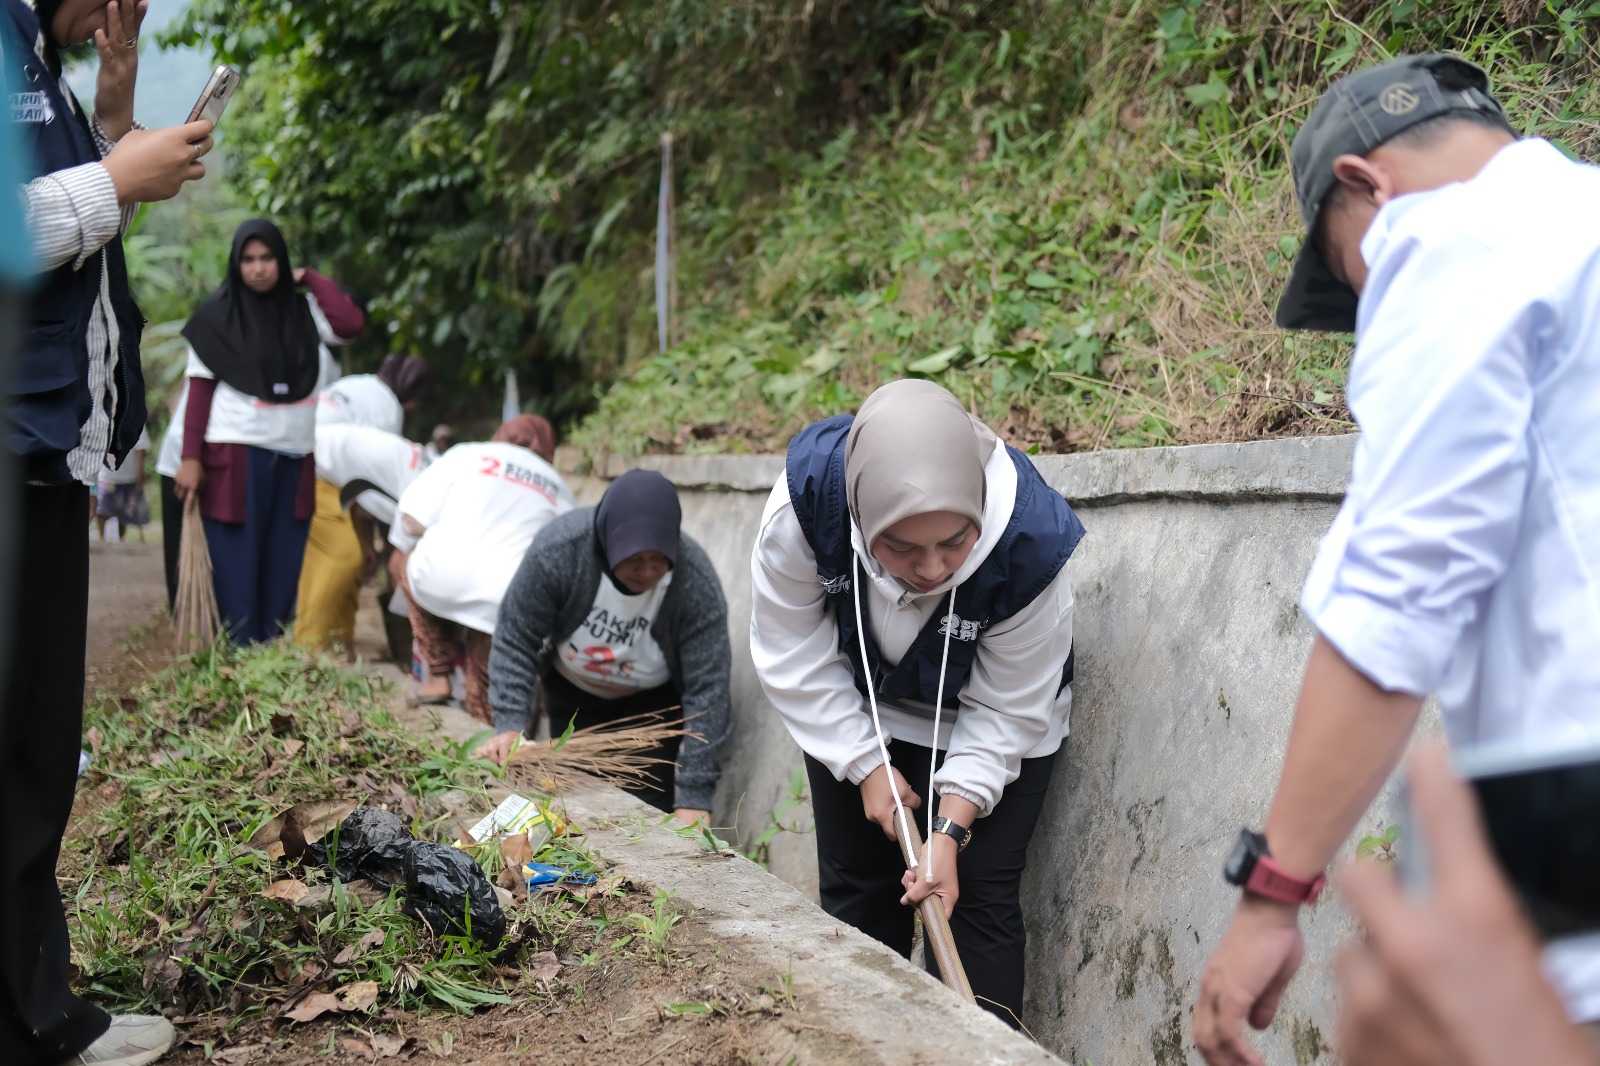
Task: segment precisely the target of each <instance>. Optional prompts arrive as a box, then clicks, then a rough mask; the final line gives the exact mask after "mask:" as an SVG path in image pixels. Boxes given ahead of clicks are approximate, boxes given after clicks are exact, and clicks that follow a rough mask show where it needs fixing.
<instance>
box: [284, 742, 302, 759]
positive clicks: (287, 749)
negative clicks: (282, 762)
mask: <svg viewBox="0 0 1600 1066" xmlns="http://www.w3.org/2000/svg"><path fill="white" fill-rule="evenodd" d="M305 746H306V742H305V741H303V740H301V739H300V738H299V737H290V738H289V739H288V740H286V741H284V742H283V757H284V758H285V759H292V758H294V757H295V756H296V755H299V754H300V752H301V750H302V749H303V748H304V747H305Z"/></svg>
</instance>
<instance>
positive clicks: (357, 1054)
mask: <svg viewBox="0 0 1600 1066" xmlns="http://www.w3.org/2000/svg"><path fill="white" fill-rule="evenodd" d="M90 560H91V562H90V566H91V590H90V612H89V646H88V666H89V691H90V692H91V693H95V692H99V693H102V694H105V695H110V696H112V697H116V696H120V695H123V694H125V693H126V692H127V691H128V690H129V689H131V688H132V687H133V686H134V685H136V684H138V682H139V681H140V680H141V679H142V678H144V677H145V676H147V675H148V674H149V673H151V672H153V671H155V670H157V669H159V668H161V667H162V666H163V665H165V664H166V663H167V662H168V661H170V657H171V629H170V626H169V625H168V624H167V623H166V621H165V611H164V607H165V595H166V592H165V584H164V579H163V576H162V567H161V548H160V534H159V530H158V529H155V530H154V534H153V535H151V531H147V543H145V544H142V545H141V544H139V543H138V542H137V541H136V540H135V541H134V542H132V543H123V544H99V543H96V544H94V545H93V547H92V549H91V553H90ZM372 598H373V593H372V592H371V590H366V591H365V592H364V594H363V607H364V610H363V612H362V620H361V624H360V626H359V627H358V641H357V642H358V646H359V647H358V651H359V652H360V653H362V654H363V656H366V657H372V658H376V657H377V656H378V655H379V653H380V648H381V639H382V638H381V630H380V629H379V628H378V625H377V621H376V611H375V605H374V604H373V603H372V602H371V601H372ZM394 676H395V677H397V678H398V677H399V676H400V675H399V673H398V671H395V673H394ZM640 888H641V889H643V891H640V892H638V893H637V895H638V899H639V909H641V910H644V909H647V907H648V904H647V901H648V899H649V893H648V888H647V887H646V886H640ZM560 962H561V967H560V970H559V972H558V973H557V974H556V975H555V976H554V977H553V978H551V979H550V980H549V982H548V983H547V985H546V986H545V987H546V988H547V990H548V994H540V995H538V996H530V997H528V998H527V999H526V1000H522V1001H518V1002H516V1003H513V1004H510V1005H508V1006H504V1007H496V1008H492V1009H489V1010H485V1011H481V1012H479V1013H477V1014H474V1015H471V1016H462V1015H447V1014H431V1015H427V1016H417V1015H413V1014H409V1013H404V1012H398V1011H395V1010H392V1009H385V1008H383V1007H382V1006H381V1005H380V1007H379V1008H378V1010H377V1011H376V1012H375V1013H373V1014H371V1015H366V1016H359V1015H345V1016H342V1017H339V1018H337V1020H333V1019H332V1018H331V1016H327V1017H324V1018H322V1019H319V1020H317V1021H314V1022H311V1023H309V1024H305V1025H300V1024H296V1023H293V1022H290V1021H288V1020H287V1019H281V1020H275V1021H271V1022H268V1023H265V1024H263V1025H260V1026H256V1027H254V1028H252V1029H251V1030H249V1031H247V1032H242V1033H238V1034H235V1035H233V1036H232V1037H230V1038H226V1039H224V1040H221V1041H219V1040H217V1035H218V1032H219V1028H220V1023H221V1022H222V1019H218V1018H207V1019H192V1020H190V1019H181V1018H180V1019H177V1023H178V1025H179V1028H180V1034H181V1038H182V1039H183V1043H181V1044H180V1046H179V1048H178V1049H177V1050H176V1051H175V1052H174V1053H173V1054H172V1055H171V1056H170V1057H169V1058H168V1059H166V1060H164V1061H166V1062H170V1063H174V1064H198V1063H203V1062H219V1063H224V1064H228V1066H252V1064H255V1066H289V1064H291V1063H293V1064H299V1063H304V1062H308V1061H313V1060H315V1061H319V1062H350V1063H359V1062H372V1061H379V1060H387V1059H393V1060H394V1061H396V1062H401V1061H405V1062H415V1063H449V1064H451V1066H457V1064H463V1066H464V1064H474V1063H483V1064H506V1066H510V1064H512V1063H516V1064H517V1066H522V1064H525V1063H529V1062H535V1063H545V1062H593V1063H623V1062H626V1063H630V1064H641V1066H700V1064H730V1066H731V1064H761V1066H768V1064H770V1066H784V1064H788V1063H807V1062H838V1061H848V1060H851V1059H854V1058H856V1057H857V1056H856V1053H855V1051H853V1050H852V1049H848V1048H845V1047H843V1046H841V1045H840V1044H839V1042H838V1041H837V1039H836V1038H835V1037H834V1035H833V1034H832V1032H831V1031H830V1030H829V1029H827V1028H826V1027H824V1026H821V1025H817V1024H811V1023H808V1021H807V1020H806V1008H805V1003H804V997H803V996H797V995H796V994H795V992H794V990H793V988H792V986H791V985H790V982H789V981H788V980H787V976H786V974H785V973H784V972H783V971H782V970H781V969H780V968H779V967H777V966H774V965H773V964H772V963H770V962H768V961H767V960H764V959H762V958H760V957H759V956H757V955H756V954H755V953H754V952H752V951H750V950H749V949H748V948H746V947H744V946H742V945H739V944H734V943H728V942H724V941H719V940H717V939H716V938H715V937H713V936H711V935H710V934H709V933H708V932H707V930H706V929H705V927H704V926H703V925H702V924H701V923H699V922H698V921H697V920H696V918H695V916H694V915H693V914H692V913H690V914H687V915H686V916H685V917H684V919H683V920H682V922H681V923H680V924H679V925H678V927H677V928H676V929H675V930H674V932H673V934H672V936H671V938H670V941H669V945H668V954H667V956H666V957H665V958H661V957H660V956H658V955H656V954H654V953H646V952H643V951H638V952H635V951H629V950H623V951H620V952H610V953H606V954H604V955H603V956H602V957H601V958H600V959H599V960H598V961H595V960H592V959H591V960H589V961H588V962H587V963H586V962H585V961H584V960H581V959H579V958H575V957H568V958H564V959H561V960H560Z"/></svg>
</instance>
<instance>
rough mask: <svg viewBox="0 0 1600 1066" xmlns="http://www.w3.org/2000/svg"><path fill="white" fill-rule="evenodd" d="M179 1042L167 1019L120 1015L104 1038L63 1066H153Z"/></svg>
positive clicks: (152, 1016)
mask: <svg viewBox="0 0 1600 1066" xmlns="http://www.w3.org/2000/svg"><path fill="white" fill-rule="evenodd" d="M177 1039H178V1031H177V1030H176V1029H174V1028H173V1027H172V1023H171V1022H169V1021H167V1020H166V1019H165V1018H162V1017H158V1016H156V1015H151V1014H118V1015H116V1016H114V1017H113V1018H112V1019H111V1028H110V1029H107V1030H106V1033H105V1035H104V1036H102V1037H101V1038H100V1039H99V1040H96V1041H95V1042H94V1043H92V1044H90V1045H89V1046H88V1047H87V1048H85V1049H84V1050H83V1053H82V1054H79V1055H75V1056H74V1057H72V1058H70V1059H68V1060H67V1061H66V1062H64V1063H62V1064H61V1066H80V1064H92V1066H150V1063H152V1062H155V1061H156V1060H157V1059H159V1058H161V1057H162V1056H163V1055H165V1054H166V1053H167V1052H168V1051H170V1050H172V1045H173V1044H174V1043H175V1042H176V1041H177Z"/></svg>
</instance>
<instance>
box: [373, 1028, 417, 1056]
mask: <svg viewBox="0 0 1600 1066" xmlns="http://www.w3.org/2000/svg"><path fill="white" fill-rule="evenodd" d="M410 1044H411V1040H410V1039H409V1038H408V1037H403V1036H391V1035H389V1034H387V1033H381V1034H379V1035H377V1036H374V1037H373V1038H372V1050H373V1051H374V1052H375V1053H376V1054H377V1056H378V1057H379V1058H380V1059H392V1058H394V1057H395V1056H396V1055H398V1054H400V1053H401V1052H402V1051H404V1050H405V1049H406V1048H407V1047H408V1046H410Z"/></svg>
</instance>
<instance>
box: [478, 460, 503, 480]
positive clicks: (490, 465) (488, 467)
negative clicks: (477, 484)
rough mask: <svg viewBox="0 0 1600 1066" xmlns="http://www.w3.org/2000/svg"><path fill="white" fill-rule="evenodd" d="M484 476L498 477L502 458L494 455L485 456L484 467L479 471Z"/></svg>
mask: <svg viewBox="0 0 1600 1066" xmlns="http://www.w3.org/2000/svg"><path fill="white" fill-rule="evenodd" d="M478 473H480V474H482V475H483V476H484V477H496V476H498V475H499V473H500V460H498V459H496V458H495V457H494V456H492V455H485V456H484V457H483V468H482V469H480V470H479V471H478Z"/></svg>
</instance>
